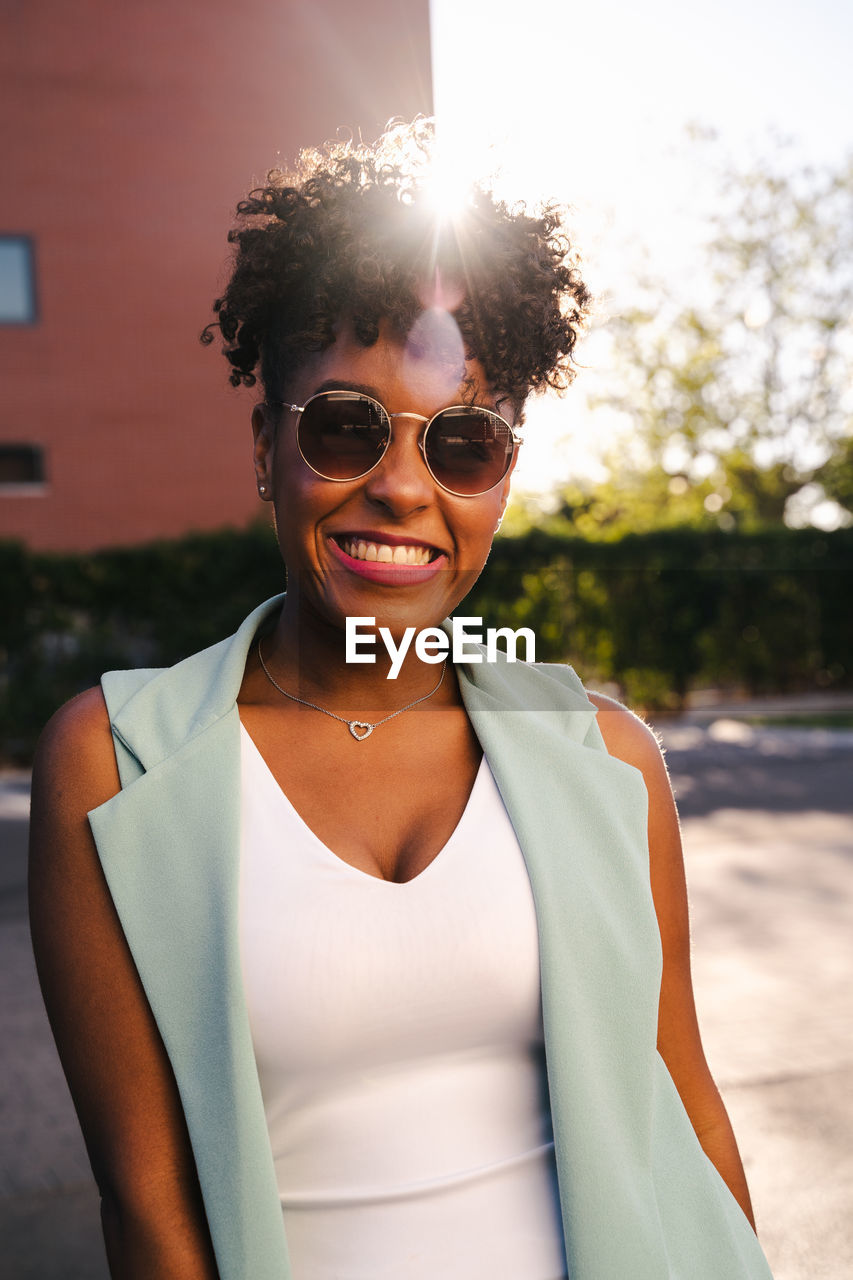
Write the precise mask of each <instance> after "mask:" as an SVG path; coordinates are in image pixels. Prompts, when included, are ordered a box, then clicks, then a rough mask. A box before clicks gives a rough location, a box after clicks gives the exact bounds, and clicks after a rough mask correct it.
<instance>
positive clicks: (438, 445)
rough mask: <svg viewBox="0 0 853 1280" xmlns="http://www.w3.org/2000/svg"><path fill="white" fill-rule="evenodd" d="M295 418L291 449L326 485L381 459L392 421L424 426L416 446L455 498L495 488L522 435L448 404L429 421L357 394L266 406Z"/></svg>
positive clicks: (485, 412)
mask: <svg viewBox="0 0 853 1280" xmlns="http://www.w3.org/2000/svg"><path fill="white" fill-rule="evenodd" d="M272 403H273V407H275V408H281V409H289V410H290V411H291V413H298V414H299V422H298V424H297V427H296V443H297V445H298V446H299V452H300V453H301V454H302V457H303V458H304V459H305V461H306V462H307V463H308V466H309V467H310V468H311V470H312V471H314V472H316V474H317V475H318V476H320V477H322V479H324V480H360V479H361V478H362V477H363V476H366V475H369V474H370V472H371V471H372V470H373V468H374V467H376V466H378V465H379V463H380V462H381V461H382V459H383V457H384V456H385V451H386V450H387V448H388V446H389V444H390V443H391V419H392V418H416V419H417V420H418V421H419V422H425V423H426V426H425V427H424V429H423V432H422V433H421V437H420V439H419V440H418V447H419V449H420V451H421V453H422V454H423V458H424V462H425V463H426V466H427V470H428V471H429V473H430V475H431V476H432V478H433V480H434V481H435V482H436V484H438V485H440V486H441V488H442V489H445V490H446V491H447V492H448V493H452V494H453V495H454V496H456V497H459V498H476V497H477V496H478V495H479V494H483V493H488V492H489V490H490V489H494V487H495V485H498V484H500V482H501V481H502V480H503V479H504V477H505V476H506V474H507V472H508V471H509V469H510V466H511V464H512V459H513V454H514V452H515V449H516V446H517V445H519V444H521V437H520V436H517V435H515V433H514V432H513V429H512V427H511V426H510V425H509V423H508V422H506V421H505V419H503V418H502V417H501V416H500V414H498V413H493V412H492V410H491V409H481V408H479V407H478V406H476V405H463V404H454V405H451V406H450V408H449V409H440V410H439V412H438V413H436V414H434V416H433V417H432V418H425V417H424V416H423V415H422V414H420V413H389V412H388V410H387V409H386V408H385V406H384V405H381V404H380V403H379V401H378V400H374V399H373V398H372V396H366V395H362V394H361V393H360V392H358V391H319V392H318V393H317V395H315V396H311V398H310V400H306V402H305V404H303V405H297V404H284V403H282V402H280V401H279V402H272Z"/></svg>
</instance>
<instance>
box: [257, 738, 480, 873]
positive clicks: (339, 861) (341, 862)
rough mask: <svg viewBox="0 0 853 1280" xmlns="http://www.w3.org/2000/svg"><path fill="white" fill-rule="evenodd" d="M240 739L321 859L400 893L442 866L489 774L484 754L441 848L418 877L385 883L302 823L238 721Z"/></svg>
mask: <svg viewBox="0 0 853 1280" xmlns="http://www.w3.org/2000/svg"><path fill="white" fill-rule="evenodd" d="M240 736H241V738H242V740H243V742H244V743H248V744H249V748H250V751H251V753H252V755H253V756H254V757H255V758H256V760H257V762H258V763H259V766H260V771H261V772H262V773H263V774H264V775H265V776H266V779H267V783H268V785H269V786H271V787H273V788H274V790H275V793H276V794H277V795H278V797H279V798H280V802H281V803H282V804H284V806H285V807H286V809H287V810H288V812H289V813H290V814H291V815H292V817H293V818H294V819H295V820H296V822H297V824H298V825H299V826H300V827H301V828H302V830H303V831H304V832H305V833H306V835H307V836H308V837H309V838H310V840H311V842H312V843H313V844H314V845H315V847H316V848H317V849H319V850H320V851H321V852H322V853H323V854H324V855H325V857H327V858H329V859H331V860H332V861H333V862H334V864H335V865H336V866H337V867H338V868H340V869H342V870H343V871H345V872H351V873H352V874H353V875H355V876H358V877H359V879H361V880H367V881H373V882H374V883H376V884H388V885H393V886H394V887H395V888H396V889H402V888H405V887H406V886H407V885H413V884H416V883H417V882H418V881H420V880H423V878H424V876H426V875H427V874H428V873H429V872H430V871H431V869H432V868H433V867H434V866H435V865H436V863H438V862H441V863H444V862H446V861H447V857H446V855H447V854H448V852H449V851H450V849H451V846H453V845H455V844H456V843H458V839H459V836H460V833H461V832H462V830H463V828H464V827H466V826H467V825H468V821H469V815H470V813H471V811H472V809H473V807H474V801H475V797H476V796H477V795H478V793H479V792H480V790H481V789H482V787H483V785H484V779H485V777H486V775H487V774H488V773H489V772H490V770H489V764H488V761H487V760H486V755H485V752H484V753H483V754H482V755H481V757H480V763H479V765H478V766H477V773H476V775H475V777H474V782H473V784H472V786H471V790H470V791H469V793H468V798H467V800H466V801H465V807H464V809H463V810H462V813H461V814H460V815H459V821H458V822H457V823H456V826H455V827H454V828H453V830H452V831H451V833H450V835H449V836H448V837H447V840H445V842H444V844H443V845H442V846H441V848H440V849H439V850H438V851H437V852H436V853H435V854H434V855H433V857H432V858H430V860H429V862H428V863H427V864H426V866H424V867H422V868H421V870H420V871H419V872H418V874H417V875H415V876H412V877H411V879H409V880H386V878H385V877H384V876H377V875H374V874H373V872H371V871H363V870H362V869H361V867H356V866H354V865H353V864H352V863H351V862H348V861H347V860H346V858H342V857H341V855H340V854H339V853H335V851H334V849H331V848H330V847H329V845H327V844H326V842H325V841H324V840H322V839H321V838H320V836H318V835H317V833H316V831H314V829H313V828H312V827H311V826H310V825H309V824H308V823H307V822H306V821H305V819H304V818H303V816H302V814H301V813H300V812H299V810H298V809H297V808H296V806H295V805H294V803H293V801H292V800H291V799H290V797H289V796H288V794H287V792H286V791H285V790H284V788H283V787H282V786H281V784H280V783H279V781H278V779H277V778H276V776H275V774H274V773H273V771H272V769H271V768H270V767H269V765H268V764H267V762H266V760H265V759H264V756H263V754H262V752H261V750H260V748H259V747H258V745H257V743H256V742H255V740H254V738H253V737H252V735H251V734H250V733H249V730H248V729H247V728H246V726H245V725H244V723H243V721H242V720H241V721H240Z"/></svg>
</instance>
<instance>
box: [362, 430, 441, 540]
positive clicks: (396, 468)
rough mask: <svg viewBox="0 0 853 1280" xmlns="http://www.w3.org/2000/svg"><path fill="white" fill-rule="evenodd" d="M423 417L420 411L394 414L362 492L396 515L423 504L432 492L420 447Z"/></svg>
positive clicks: (420, 506)
mask: <svg viewBox="0 0 853 1280" xmlns="http://www.w3.org/2000/svg"><path fill="white" fill-rule="evenodd" d="M426 421H427V419H426V418H424V417H422V416H421V415H420V414H414V413H411V414H410V413H400V414H394V416H393V422H392V428H391V442H390V444H389V445H388V448H387V449H386V450H385V453H384V454H383V456H382V460H381V462H380V463H379V465H378V466H377V467H375V468H374V470H373V471H371V472H370V475H369V476H368V477H367V481H366V485H365V492H366V494H367V496H368V498H369V499H370V501H371V502H374V503H376V504H377V505H379V506H382V507H384V508H385V510H386V511H387V512H389V514H391V515H393V516H395V517H396V518H398V519H399V518H401V517H403V516H407V515H409V514H411V513H412V512H413V511H419V510H421V509H422V508H423V507H425V506H427V505H428V504H429V502H430V501H431V499H432V497H433V496H434V493H435V481H434V480H433V478H432V476H431V475H430V473H429V471H428V469H427V465H426V463H425V462H424V456H423V453H422V452H421V448H420V438H421V435H422V433H423V429H424V425H425V423H426Z"/></svg>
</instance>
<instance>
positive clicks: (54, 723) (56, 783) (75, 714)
mask: <svg viewBox="0 0 853 1280" xmlns="http://www.w3.org/2000/svg"><path fill="white" fill-rule="evenodd" d="M120 789H121V783H120V781H119V776H118V766H117V765H116V759H115V751H114V749H113V740H112V732H111V730H110V718H109V713H108V711H107V707H106V703H105V702H104V696H103V693H102V692H101V690H100V688H99V687H97V686H96V687H95V688H93V689H87V690H86V691H85V692H84V693H80V694H78V695H77V697H76V698H72V699H71V701H70V702H66V703H65V705H64V706H62V707H60V708H59V710H58V711H57V712H56V713H55V714H54V715H53V716H52V717H51V719H50V720H49V721H48V723H47V724H46V726H45V728H44V729H43V731H42V734H41V737H40V738H39V742H38V746H37V748H36V754H35V760H34V762H33V800H32V804H33V820H34V822H38V821H39V820H40V819H41V818H42V817H43V816H45V813H46V812H50V813H52V814H53V815H57V816H58V815H64V817H65V818H66V819H69V820H72V821H73V820H74V818H80V817H82V816H84V815H85V814H86V813H88V812H89V810H90V809H94V808H97V806H98V805H99V804H103V803H104V802H105V801H106V800H109V799H110V798H111V797H112V796H114V795H116V793H117V792H118V791H119V790H120Z"/></svg>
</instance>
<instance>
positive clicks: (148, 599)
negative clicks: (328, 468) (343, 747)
mask: <svg viewBox="0 0 853 1280" xmlns="http://www.w3.org/2000/svg"><path fill="white" fill-rule="evenodd" d="M283 586H284V573H283V568H282V564H281V558H280V555H279V551H278V546H277V544H276V541H275V537H274V535H273V532H272V530H271V529H270V528H268V527H267V526H265V525H264V526H256V527H254V528H251V529H249V530H245V531H236V530H227V531H223V532H220V533H213V534H198V535H194V536H193V537H190V538H185V539H182V540H180V541H177V542H163V543H154V544H150V545H147V546H139V547H127V548H121V549H117V550H111V551H101V552H98V553H96V554H93V555H89V556H81V555H46V554H43V553H41V554H35V553H30V552H27V551H26V550H25V549H24V548H23V547H22V546H21V545H20V544H17V543H5V544H4V543H0V589H2V591H3V595H4V598H5V599H7V600H10V599H11V600H14V602H15V607H14V609H7V610H5V611H4V612H3V614H2V616H0V657H2V659H3V661H2V672H3V675H2V678H0V755H2V756H3V757H4V758H6V759H13V760H20V761H26V760H28V759H29V758H30V755H31V752H32V749H33V746H34V743H35V739H36V737H37V734H38V731H39V729H40V727H41V725H42V724H43V723H44V722H45V720H46V719H47V718H48V717H49V716H50V715H51V713H52V712H53V711H54V710H55V709H56V707H58V706H59V705H60V704H61V703H62V702H63V701H65V700H66V699H67V698H69V697H71V696H72V695H73V694H75V693H77V692H78V691H79V690H81V689H84V688H86V687H88V686H89V685H93V684H95V683H97V680H98V678H99V676H100V674H101V673H102V672H103V671H105V670H109V669H111V668H115V667H128V666H163V665H168V664H171V663H173V662H176V661H178V660H179V659H180V658H182V657H185V656H186V655H187V654H190V653H193V652H195V651H197V650H199V649H201V648H204V647H205V646H206V645H208V644H213V643H215V642H216V641H218V640H220V639H222V637H223V636H226V635H229V634H230V633H231V632H232V631H233V630H234V629H235V628H236V627H237V625H238V624H239V623H240V622H241V621H242V619H243V618H244V617H245V616H246V614H248V613H249V612H250V610H251V609H253V608H254V607H255V605H257V604H258V603H259V602H260V601H262V600H264V599H266V598H268V597H269V596H271V595H274V594H275V593H276V592H278V591H280V590H282V588H283ZM851 599H853V529H838V530H836V531H834V532H831V533H825V532H821V531H820V530H816V529H799V530H792V529H786V528H785V527H783V526H780V527H777V528H775V529H765V530H761V531H747V532H741V531H729V532H726V531H724V530H721V529H691V528H689V527H681V528H674V529H659V530H655V531H652V532H649V533H644V534H626V535H625V536H624V537H622V538H618V539H612V540H594V539H586V538H582V537H579V536H577V535H575V534H568V533H560V532H554V531H553V530H549V529H547V528H536V529H530V530H528V532H526V533H522V534H519V535H516V536H502V537H501V538H499V539H498V540H497V542H496V543H495V546H494V549H493V551H492V555H491V558H490V561H489V564H488V566H487V568H486V570H485V572H484V573H483V575H482V577H481V578H480V580H479V582H478V583H477V584H476V586H475V588H474V590H473V592H472V593H471V594H470V595H469V597H468V599H467V600H466V601H465V604H464V606H463V607H462V608H461V609H460V610H459V611H458V612H461V613H465V614H470V615H472V616H475V617H482V618H483V620H484V625H486V626H494V627H499V626H500V627H503V626H509V627H513V628H517V627H521V626H528V627H532V628H533V630H534V632H535V635H536V638H537V647H536V656H537V659H538V660H539V661H551V662H565V661H569V662H572V663H573V664H574V665H575V666H576V667H577V669H578V671H579V672H580V674H581V675H582V677H583V678H585V679H587V680H588V681H589V682H590V683H591V684H592V685H599V686H600V685H601V684H602V683H607V684H615V685H616V686H618V688H619V689H620V690H621V692H622V693H623V695H624V696H625V698H626V699H627V700H628V701H629V702H630V703H631V704H632V705H634V706H635V707H637V708H638V709H641V710H645V711H647V712H648V711H650V712H653V713H655V714H659V713H660V712H670V713H671V712H675V711H678V710H679V709H680V707H681V706H682V704H683V702H684V699H685V697H686V696H687V694H688V692H689V691H690V690H691V689H694V688H697V687H708V686H713V687H716V688H723V689H729V690H734V691H740V692H746V693H752V694H764V693H777V692H786V691H792V692H793V691H800V690H805V689H808V690H813V689H837V688H845V687H850V686H851V685H853V662H851V656H850V655H851V648H853V646H851V641H853V634H851V632H853V621H852V620H853V611H851V607H850V601H851Z"/></svg>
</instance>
